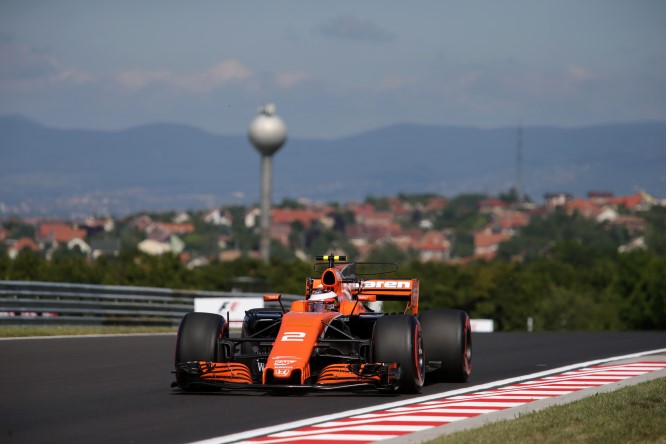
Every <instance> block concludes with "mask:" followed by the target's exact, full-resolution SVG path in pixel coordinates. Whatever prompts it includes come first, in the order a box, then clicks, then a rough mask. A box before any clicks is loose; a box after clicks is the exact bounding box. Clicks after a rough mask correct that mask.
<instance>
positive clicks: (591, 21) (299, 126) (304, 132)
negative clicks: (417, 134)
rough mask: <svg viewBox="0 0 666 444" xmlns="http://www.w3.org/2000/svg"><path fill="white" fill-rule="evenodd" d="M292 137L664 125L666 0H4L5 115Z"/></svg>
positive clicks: (0, 109)
mask: <svg viewBox="0 0 666 444" xmlns="http://www.w3.org/2000/svg"><path fill="white" fill-rule="evenodd" d="M266 102H275V103H276V104H277V111H278V114H279V115H280V116H281V117H282V118H283V119H284V121H285V122H286V124H287V127H288V131H289V134H290V136H293V137H316V138H334V137H340V136H345V135H349V134H353V133H357V132H362V131H366V130H369V129H374V128H378V127H382V126H386V125H390V124H393V123H406V122H409V123H425V124H437V125H466V126H473V127H482V128H488V127H502V126H514V125H516V124H517V122H519V121H522V122H524V124H525V125H530V126H531V125H556V126H581V125H588V124H598V123H611V122H627V121H642V120H659V121H664V120H666V2H665V1H662V0H654V1H646V0H632V1H628V0H622V1H616V0H552V1H538V0H524V1H523V0H521V1H496V0H491V1H458V0H457V1H411V2H406V1H340V0H338V1H334V2H321V1H319V2H317V1H312V0H308V1H292V0H285V1H271V2H268V1H266V2H257V1H191V2H184V1H171V0H159V1H157V0H155V1H139V0H134V1H121V0H114V1H102V0H99V1H94V0H81V1H74V0H56V1H37V0H0V114H21V115H24V116H27V117H30V118H32V119H35V120H38V121H40V122H42V123H44V124H46V125H49V126H55V127H67V128H94V129H123V128H128V127H132V126H137V125H142V124H146V123H155V122H173V123H184V124H189V125H194V126H197V127H199V128H202V129H205V130H208V131H211V132H215V133H233V134H240V133H244V132H246V130H247V127H248V126H249V123H250V121H251V120H252V119H253V117H254V115H255V113H256V109H257V106H258V105H260V104H263V103H266Z"/></svg>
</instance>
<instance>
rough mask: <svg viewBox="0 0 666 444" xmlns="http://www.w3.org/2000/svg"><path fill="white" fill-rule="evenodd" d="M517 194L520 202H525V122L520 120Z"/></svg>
mask: <svg viewBox="0 0 666 444" xmlns="http://www.w3.org/2000/svg"><path fill="white" fill-rule="evenodd" d="M516 194H518V203H522V202H523V200H524V199H523V122H522V121H520V122H518V134H517V139H516Z"/></svg>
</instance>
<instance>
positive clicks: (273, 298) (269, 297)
mask: <svg viewBox="0 0 666 444" xmlns="http://www.w3.org/2000/svg"><path fill="white" fill-rule="evenodd" d="M264 302H277V303H279V304H280V308H282V313H286V312H287V310H285V308H284V305H282V295H281V294H275V293H273V294H265V295H264Z"/></svg>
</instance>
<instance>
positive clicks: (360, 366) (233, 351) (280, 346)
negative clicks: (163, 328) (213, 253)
mask: <svg viewBox="0 0 666 444" xmlns="http://www.w3.org/2000/svg"><path fill="white" fill-rule="evenodd" d="M316 260H317V261H318V262H316V263H315V267H314V269H315V272H317V273H321V275H319V276H318V277H312V278H307V279H306V282H305V297H304V298H303V299H302V300H297V301H294V302H292V303H291V305H290V307H289V310H287V309H286V307H284V305H283V303H282V300H281V299H282V298H281V295H279V294H266V295H264V300H265V301H267V302H272V303H273V305H276V308H256V309H251V310H248V311H247V312H246V315H245V319H244V321H243V326H242V330H241V333H240V337H231V336H230V335H229V322H228V320H226V319H225V318H224V317H222V316H220V315H217V314H212V313H199V312H192V313H188V314H187V315H185V317H184V318H183V320H182V322H181V324H180V327H179V330H178V337H177V340H176V351H175V375H176V381H175V382H174V383H173V387H177V388H180V389H181V390H185V391H199V390H201V391H209V390H211V389H213V390H217V389H232V390H237V389H255V390H256V389H260V390H297V389H346V390H353V389H375V390H379V391H384V392H396V391H397V392H402V393H417V392H419V391H420V389H421V387H422V386H423V383H424V380H425V378H426V375H427V377H428V378H429V379H430V378H433V380H440V381H441V380H446V381H460V382H464V381H466V380H467V378H469V375H470V372H471V361H472V335H471V329H470V321H469V317H468V316H467V313H465V312H464V311H461V310H449V309H439V310H428V311H424V312H423V313H419V281H418V279H392V278H379V276H378V274H376V273H374V274H367V271H368V270H369V269H370V268H373V267H383V271H382V272H383V273H388V272H392V271H395V270H397V268H398V267H397V266H396V265H395V264H385V263H382V264H378V263H368V262H348V261H347V260H346V257H344V256H333V255H331V256H319V257H317V258H316ZM386 267H390V268H389V269H388V270H387V268H386ZM373 301H404V302H405V306H406V308H405V310H404V312H403V313H398V314H387V313H380V312H375V311H373V310H372V309H370V308H368V305H373V304H371V302H373ZM277 304H279V305H277ZM278 307H279V308H278ZM235 336H237V335H235Z"/></svg>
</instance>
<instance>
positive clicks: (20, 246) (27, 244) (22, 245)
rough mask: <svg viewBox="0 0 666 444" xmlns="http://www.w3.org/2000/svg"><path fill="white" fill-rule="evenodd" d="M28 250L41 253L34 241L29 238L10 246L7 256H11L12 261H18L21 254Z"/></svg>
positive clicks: (23, 238)
mask: <svg viewBox="0 0 666 444" xmlns="http://www.w3.org/2000/svg"><path fill="white" fill-rule="evenodd" d="M26 249H28V250H32V251H35V252H37V251H39V247H38V246H37V244H36V243H35V241H34V240H32V239H30V238H29V237H22V238H20V239H19V240H17V241H16V242H15V243H14V244H12V245H10V246H9V249H8V250H7V254H8V255H9V258H10V259H16V257H17V256H18V255H19V253H20V252H21V251H23V250H26Z"/></svg>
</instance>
